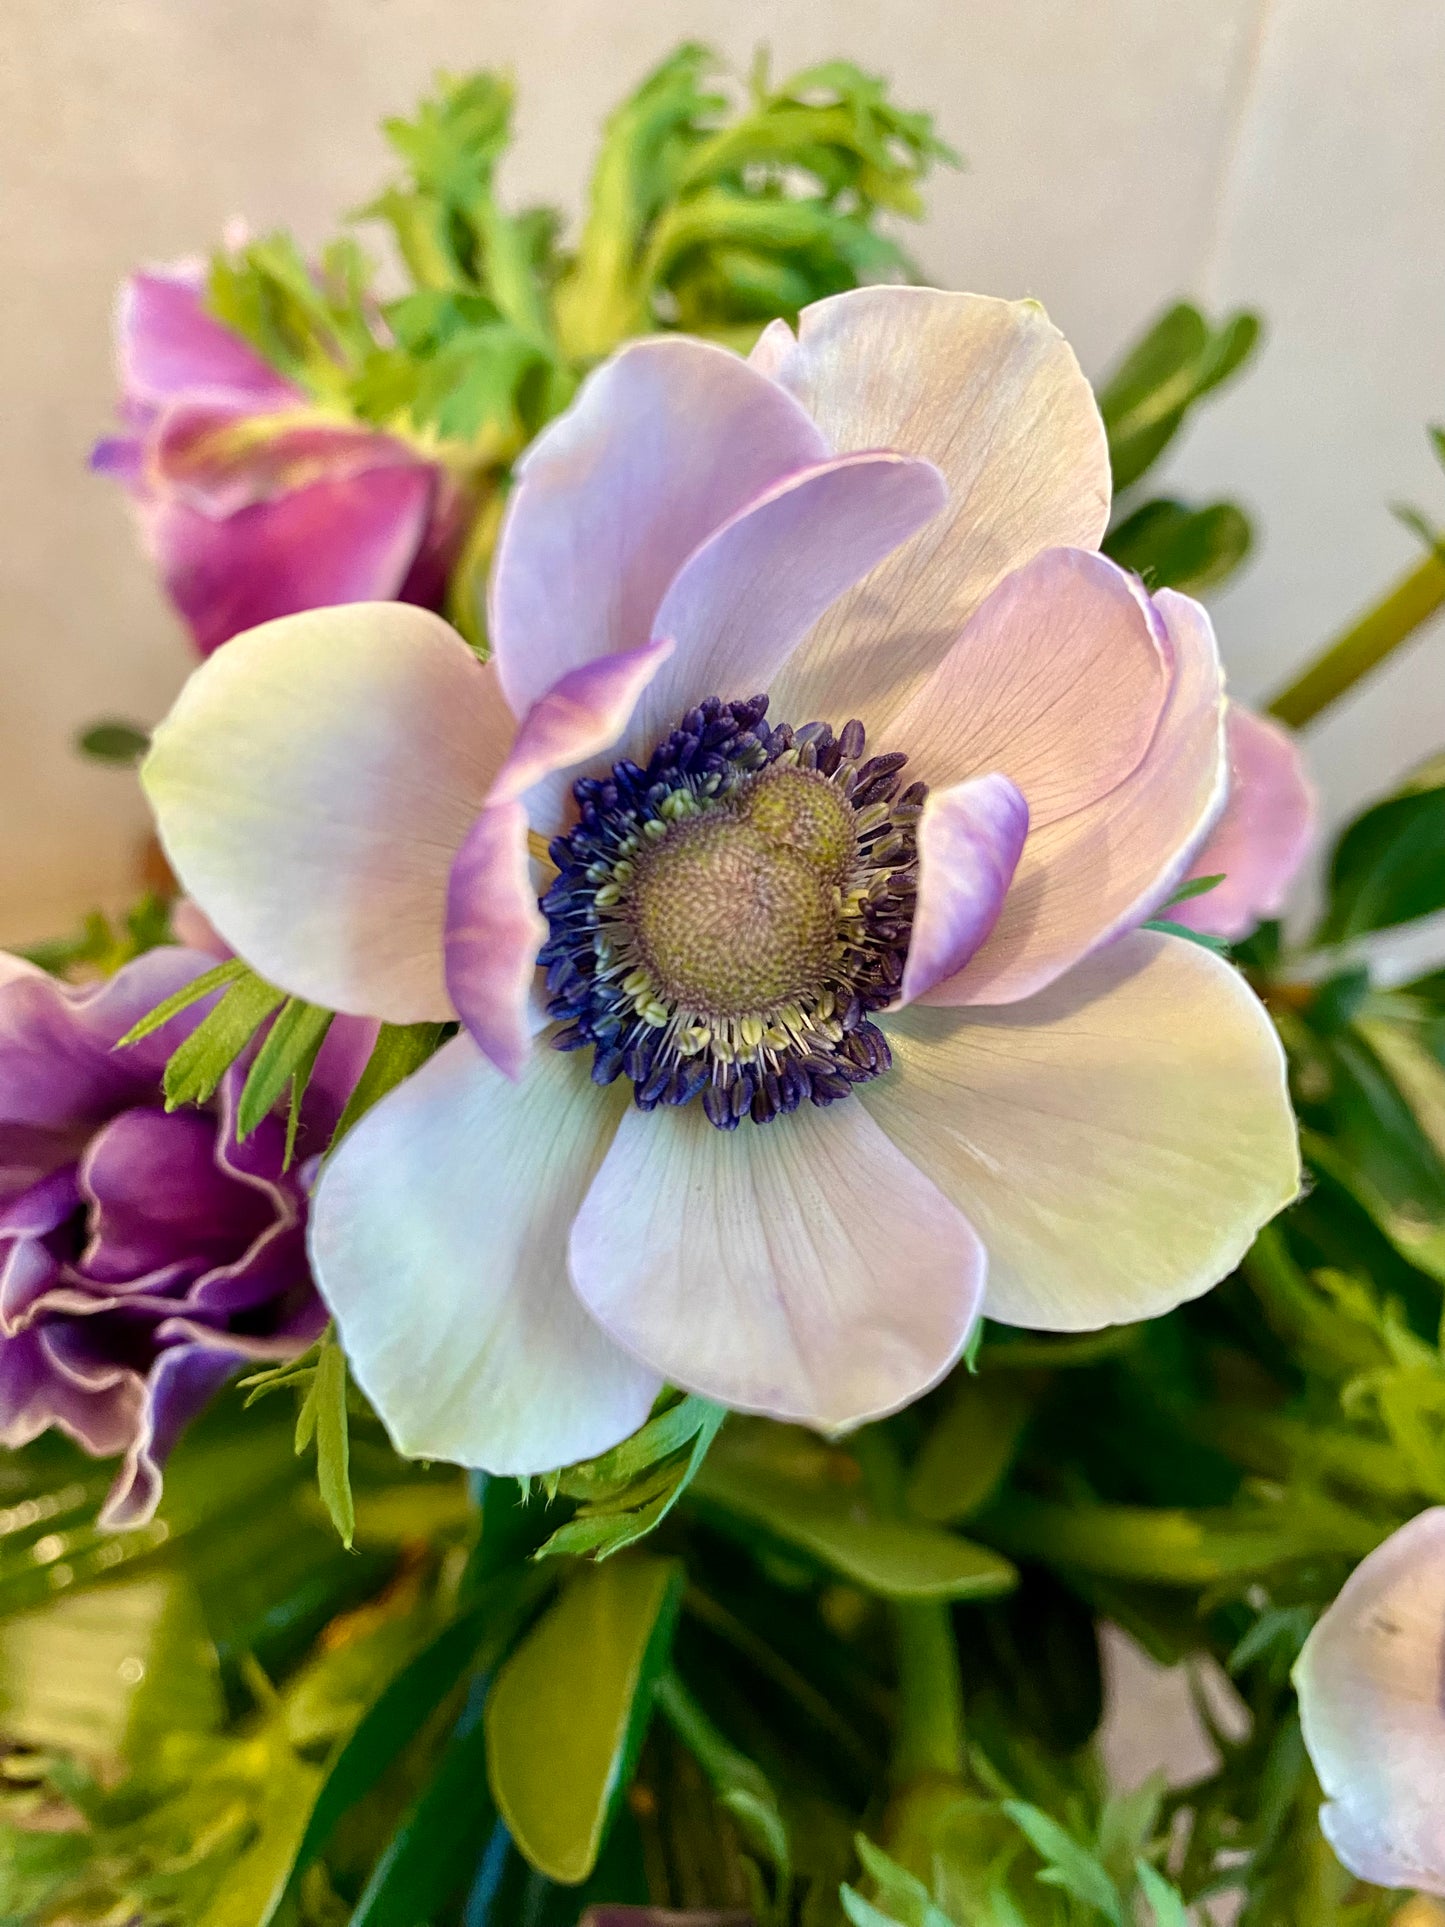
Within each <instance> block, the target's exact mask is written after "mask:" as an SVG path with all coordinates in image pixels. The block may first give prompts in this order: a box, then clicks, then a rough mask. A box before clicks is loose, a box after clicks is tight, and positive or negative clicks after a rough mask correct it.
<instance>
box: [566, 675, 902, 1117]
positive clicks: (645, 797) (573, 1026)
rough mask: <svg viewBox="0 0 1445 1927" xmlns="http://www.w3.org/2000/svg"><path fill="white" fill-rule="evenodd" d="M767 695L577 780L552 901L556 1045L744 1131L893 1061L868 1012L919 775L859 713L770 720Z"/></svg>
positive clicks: (887, 963)
mask: <svg viewBox="0 0 1445 1927" xmlns="http://www.w3.org/2000/svg"><path fill="white" fill-rule="evenodd" d="M767 707H768V699H767V697H766V696H754V697H752V698H751V699H750V700H748V701H747V702H734V703H723V702H721V701H720V700H719V699H718V698H717V697H710V698H709V699H708V701H707V702H705V703H703V704H701V705H700V706H699V707H698V708H696V709H692V710H689V711H688V713H687V715H686V716H684V717H683V718H682V720H681V722H680V723H679V724H678V725H677V727H676V728H675V729H674V730H672V731H671V732H670V733H669V734H668V735H667V736H666V737H665V738H664V739H663V740H662V742H660V743H659V744H658V746H657V748H656V749H655V750H654V751H653V753H652V756H651V757H650V759H649V761H648V764H647V767H646V769H642V768H640V767H639V766H638V765H637V764H636V763H630V762H622V763H617V764H615V765H614V766H613V769H612V773H611V775H610V776H608V777H602V778H594V777H584V778H582V779H581V780H580V781H579V782H577V783H575V784H574V785H573V794H574V795H575V797H576V799H577V805H578V810H579V817H578V821H577V824H576V826H575V827H574V828H573V829H572V830H570V831H569V832H568V833H567V834H566V835H564V836H559V837H556V838H555V839H554V840H553V842H552V844H551V848H550V854H551V858H552V861H553V862H554V863H555V864H556V865H557V869H558V872H559V874H558V877H557V880H556V881H555V882H554V883H553V885H552V887H551V888H550V889H549V890H548V891H547V893H546V895H545V896H544V897H543V898H542V910H543V912H544V914H545V915H546V918H547V923H548V938H547V942H546V943H545V944H544V945H543V948H542V951H541V956H540V962H541V963H542V964H543V965H544V966H545V968H546V971H547V991H548V996H549V999H550V1001H549V1003H548V1010H549V1011H550V1013H551V1015H552V1016H553V1017H555V1018H557V1019H558V1020H559V1021H560V1023H561V1026H562V1027H561V1029H559V1030H558V1031H556V1032H555V1033H554V1034H553V1037H552V1042H553V1044H554V1045H555V1047H556V1048H557V1049H558V1050H579V1049H583V1048H586V1047H590V1048H591V1049H592V1051H593V1064H592V1075H593V1078H594V1079H595V1080H596V1082H597V1083H599V1084H609V1083H611V1082H612V1081H613V1080H614V1079H615V1078H617V1077H620V1076H626V1077H628V1078H630V1079H631V1081H632V1086H633V1092H634V1096H635V1099H636V1102H637V1104H638V1106H639V1108H640V1109H642V1110H645V1111H647V1110H652V1109H654V1108H655V1107H656V1106H657V1105H659V1104H688V1103H691V1101H692V1100H693V1099H694V1098H696V1097H700V1098H701V1100H702V1104H703V1109H704V1110H705V1111H706V1113H707V1116H708V1119H709V1121H710V1122H711V1123H713V1124H715V1125H716V1126H717V1127H718V1128H719V1129H720V1130H732V1129H733V1128H735V1126H736V1125H738V1124H739V1123H740V1122H741V1121H742V1119H743V1118H744V1117H750V1118H752V1119H753V1121H754V1122H755V1123H759V1124H765V1123H767V1122H768V1121H769V1120H770V1119H772V1118H774V1117H776V1116H777V1115H778V1113H779V1112H780V1111H793V1110H796V1109H797V1107H798V1105H799V1104H801V1103H803V1102H804V1100H807V1101H808V1102H810V1103H813V1104H819V1105H826V1104H832V1103H835V1102H836V1101H837V1100H838V1099H839V1098H843V1097H846V1096H848V1094H849V1092H850V1091H851V1090H852V1088H853V1086H854V1085H855V1084H862V1083H866V1082H867V1080H868V1079H869V1078H872V1077H877V1076H878V1075H880V1073H881V1072H883V1071H885V1070H887V1069H888V1066H889V1062H890V1059H889V1053H888V1045H887V1043H886V1041H885V1039H884V1037H883V1033H882V1032H881V1031H880V1030H879V1029H878V1028H877V1026H876V1025H875V1024H873V1023H872V1022H870V1021H869V1020H870V1017H871V1014H872V1013H873V1012H875V1011H878V1010H881V1009H883V1008H884V1006H885V1005H887V1004H889V1003H890V1002H891V1001H892V1000H893V998H894V997H895V996H896V994H897V990H898V985H899V983H900V981H901V979H902V976H903V963H904V958H905V956H906V955H907V950H908V939H909V933H910V930H911V927H912V922H913V908H914V898H915V894H916V890H917V883H918V863H917V840H916V839H917V823H918V817H919V815H920V814H921V812H922V808H923V800H924V797H925V795H926V793H927V792H926V790H925V788H924V786H923V784H922V783H914V784H912V785H911V786H910V787H908V788H907V789H904V790H902V793H901V794H900V783H901V778H900V775H899V772H900V771H901V769H902V767H903V765H904V763H905V762H906V761H907V758H906V757H905V756H903V755H901V754H896V753H895V754H891V755H887V756H874V757H870V758H867V759H865V757H864V749H865V738H864V732H863V725H862V723H860V722H857V721H853V722H849V723H846V724H844V726H843V728H842V729H841V730H840V731H839V732H838V733H837V735H834V733H833V730H832V729H831V728H830V727H829V725H828V724H827V723H808V724H807V725H805V726H804V727H803V728H801V729H793V728H792V727H791V726H790V725H789V724H787V723H779V724H777V725H776V726H775V727H771V728H770V727H769V726H768V725H767V723H766V722H765V721H764V717H765V715H766V713H767Z"/></svg>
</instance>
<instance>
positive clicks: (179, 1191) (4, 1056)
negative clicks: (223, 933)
mask: <svg viewBox="0 0 1445 1927" xmlns="http://www.w3.org/2000/svg"><path fill="white" fill-rule="evenodd" d="M214 961H215V959H214V958H213V957H211V956H207V955H204V954H202V953H199V952H197V951H193V950H184V949H179V948H164V949H160V950H152V951H149V952H148V953H147V954H145V955H144V956H141V957H138V958H136V959H135V961H134V962H132V963H129V964H127V965H125V966H124V968H123V969H121V970H119V971H118V972H117V973H116V974H115V976H113V977H111V978H109V979H107V980H106V981H105V982H104V983H101V984H98V985H95V986H90V987H86V988H84V989H79V988H76V987H74V986H72V985H67V984H63V983H60V982H58V981H57V980H56V979H55V978H53V977H49V976H47V975H46V974H45V972H43V971H41V970H37V969H36V968H35V967H34V966H33V965H31V964H28V963H24V962H22V961H21V960H20V959H18V958H15V957H11V956H7V955H5V954H3V953H0V1440H3V1442H4V1444H6V1445H8V1446H12V1447H14V1446H19V1445H24V1444H26V1443H27V1442H28V1441H29V1440H30V1439H33V1438H35V1437H36V1436H37V1435H38V1434H39V1433H41V1432H43V1431H45V1430H46V1429H47V1428H48V1427H49V1426H52V1425H55V1426H59V1427H60V1429H61V1430H62V1431H64V1432H67V1433H69V1435H70V1436H71V1437H72V1438H73V1439H75V1440H76V1441H77V1442H78V1443H79V1444H80V1445H82V1446H84V1447H85V1449H86V1451H88V1452H91V1453H93V1454H95V1456H96V1457H98V1458H111V1457H114V1456H117V1455H119V1456H121V1457H122V1459H123V1463H122V1466H121V1469H120V1471H119V1473H118V1475H117V1477H116V1482H115V1485H114V1486H113V1488H112V1490H111V1493H110V1496H109V1498H108V1499H107V1501H106V1504H105V1507H104V1509H103V1511H102V1514H101V1518H102V1521H103V1522H104V1523H106V1524H108V1525H117V1526H123V1525H138V1524H140V1523H141V1522H143V1521H144V1520H146V1519H148V1518H149V1517H150V1516H151V1514H152V1512H154V1510H155V1506H156V1501H157V1500H158V1498H159V1497H160V1489H161V1467H162V1465H163V1463H164V1461H165V1458H166V1455H167V1453H168V1452H169V1451H170V1449H171V1447H172V1446H173V1445H174V1443H175V1441H176V1438H177V1436H178V1435H179V1433H180V1432H181V1430H182V1428H183V1427H184V1426H185V1425H186V1424H187V1423H188V1422H189V1421H190V1420H191V1419H192V1418H193V1417H194V1416H195V1415H196V1413H197V1412H198V1411H199V1410H200V1409H201V1407H202V1406H203V1405H204V1404H205V1403H206V1402H207V1400H208V1399H209V1398H210V1397H211V1396H212V1394H213V1393H214V1392H215V1391H216V1390H217V1389H218V1388H219V1387H220V1385H221V1384H223V1383H224V1381H225V1380H226V1379H227V1378H229V1377H230V1376H231V1375H232V1374H233V1373H234V1372H235V1371H237V1370H238V1369H239V1368H240V1367H241V1366H242V1365H243V1364H245V1363H246V1362H248V1361H250V1360H257V1359H259V1360H267V1359H279V1358H288V1357H291V1356H293V1355H294V1354H295V1353H297V1352H299V1351H303V1350H304V1349H305V1348H306V1346H307V1345H309V1344H310V1343H311V1341H312V1340H313V1339H314V1338H315V1337H316V1336H317V1335H318V1333H319V1332H320V1331H321V1329H322V1327H323V1326H324V1324H325V1322H326V1312H325V1309H324V1308H323V1306H322V1304H321V1301H320V1299H319V1298H318V1297H317V1294H316V1290H315V1287H314V1286H313V1284H312V1282H311V1275H310V1271H309V1269H308V1266H307V1261H306V1207H307V1190H308V1184H309V1181H310V1179H311V1177H312V1176H313V1175H314V1169H315V1156H314V1153H315V1151H316V1149H317V1148H319V1147H322V1146H324V1145H325V1143H326V1142H327V1138H328V1136H329V1133H330V1130H331V1129H332V1128H333V1127H334V1125H335V1123H336V1121H337V1118H338V1116H339V1111H340V1105H341V1103H342V1102H343V1101H344V1099H345V1095H346V1092H347V1091H348V1090H349V1088H350V1086H351V1084H352V1083H353V1082H354V1081H355V1077H356V1075H357V1074H358V1073H359V1071H360V1068H361V1063H362V1062H363V1061H364V1056H363V1053H364V1051H365V1049H366V1048H367V1047H368V1045H369V1042H370V1039H371V1036H372V1035H373V1034H374V1033H373V1032H372V1030H371V1028H370V1027H369V1026H367V1025H364V1024H363V1025H356V1024H346V1023H341V1024H333V1025H332V1031H331V1035H329V1036H328V1038H327V1041H326V1044H325V1045H324V1046H323V1049H322V1053H321V1056H320V1058H319V1059H318V1061H317V1068H316V1072H315V1074H314V1075H313V1079H312V1083H311V1086H310V1088H309V1090H308V1093H307V1099H306V1104H305V1107H304V1112H303V1119H302V1124H301V1133H300V1137H299V1140H298V1157H297V1162H296V1164H295V1165H294V1166H293V1168H292V1169H291V1170H290V1171H287V1170H285V1169H284V1168H283V1166H284V1161H285V1159H284V1152H285V1129H284V1125H283V1124H282V1121H281V1119H280V1118H279V1117H275V1116H273V1117H269V1118H266V1119H265V1120H263V1122H262V1123H261V1125H260V1127H259V1128H258V1129H257V1130H256V1131H255V1132H253V1133H252V1135H251V1136H250V1137H248V1138H247V1139H246V1141H245V1142H244V1143H237V1141H236V1137H235V1107H236V1100H237V1098H238V1095H239V1088H240V1081H241V1072H240V1071H239V1070H235V1071H232V1072H231V1073H229V1074H228V1076H227V1079H226V1080H225V1082H224V1083H223V1085H222V1087H221V1090H220V1091H219V1093H218V1095H217V1101H216V1103H215V1104H214V1105H213V1106H212V1107H210V1108H208V1109H206V1110H194V1109H185V1110H178V1111H175V1112H167V1111H166V1109H165V1107H164V1099H163V1096H162V1092H161V1083H160V1080H161V1073H162V1071H163V1069H164V1067H165V1063H166V1059H167V1058H168V1057H169V1056H170V1054H171V1052H172V1051H173V1050H174V1049H175V1048H176V1046H177V1045H178V1044H179V1043H180V1042H181V1041H182V1040H183V1039H184V1038H185V1037H186V1036H187V1035H188V1034H189V1032H190V1031H191V1030H193V1029H194V1028H195V1026H196V1024H197V1023H199V1021H200V1019H201V1017H202V1015H203V1014H204V1012H205V1010H206V1009H207V1008H208V1007H209V1006H208V1004H207V1003H205V1002H202V1003H198V1004H195V1005H192V1006H191V1008H190V1009H189V1010H186V1011H184V1012H182V1013H181V1014H180V1015H179V1016H178V1017H176V1018H174V1019H173V1020H172V1021H171V1022H170V1023H169V1024H167V1025H166V1026H165V1027H164V1028H163V1029H162V1030H159V1031H157V1032H155V1033H154V1034H153V1035H152V1036H150V1037H147V1038H145V1039H143V1040H142V1041H141V1042H139V1043H137V1044H133V1045H130V1046H128V1047H127V1048H125V1049H124V1050H117V1049H116V1044H117V1042H118V1040H119V1039H120V1038H121V1037H123V1036H124V1035H125V1033H126V1032H127V1031H128V1030H129V1029H130V1028H131V1027H132V1025H134V1024H135V1023H137V1022H138V1021H139V1019H140V1018H142V1017H143V1016H145V1015H146V1013H147V1012H148V1011H150V1010H152V1009H154V1008H155V1006H156V1005H157V1004H159V1003H161V1002H162V1001H163V1000H164V999H165V998H167V997H169V996H170V995H172V994H173V993H174V992H175V991H177V990H179V989H180V988H181V987H182V986H183V985H185V984H187V983H189V982H191V981H192V980H193V979H194V978H195V977H196V976H197V975H198V974H199V973H200V972H201V971H203V970H208V969H210V968H211V967H212V966H213V964H214ZM308 1145H309V1147H310V1149H311V1152H312V1155H311V1156H310V1157H309V1159H308V1156H307V1151H308Z"/></svg>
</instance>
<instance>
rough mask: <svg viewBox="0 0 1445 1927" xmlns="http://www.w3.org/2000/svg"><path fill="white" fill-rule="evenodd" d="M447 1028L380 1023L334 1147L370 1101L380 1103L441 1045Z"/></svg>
mask: <svg viewBox="0 0 1445 1927" xmlns="http://www.w3.org/2000/svg"><path fill="white" fill-rule="evenodd" d="M446 1028H447V1027H446V1025H445V1024H383V1025H382V1026H381V1029H380V1030H379V1031H378V1032H377V1037H376V1043H375V1044H374V1045H373V1047H372V1052H371V1055H370V1057H368V1058H367V1060H366V1068H365V1070H363V1071H362V1073H361V1076H360V1077H359V1078H358V1079H357V1080H356V1086H355V1089H354V1090H353V1091H352V1093H351V1096H350V1097H349V1098H348V1099H347V1101H346V1109H345V1110H344V1111H343V1112H342V1113H341V1121H340V1123H339V1124H338V1125H337V1127H336V1135H335V1137H334V1138H333V1139H332V1140H331V1144H332V1149H333V1150H334V1149H335V1148H336V1146H337V1145H338V1144H339V1143H340V1142H341V1140H342V1139H343V1138H344V1137H345V1136H346V1133H347V1132H348V1131H349V1130H350V1129H351V1127H352V1125H353V1124H355V1123H357V1122H358V1121H359V1120H360V1119H361V1118H363V1117H365V1115H366V1113H367V1112H368V1111H369V1110H370V1109H371V1107H372V1105H373V1104H378V1103H380V1101H381V1099H382V1098H384V1097H385V1096H386V1094H387V1092H388V1091H391V1090H395V1088H396V1086H397V1085H398V1084H400V1083H401V1082H402V1080H403V1079H404V1078H407V1077H410V1076H411V1074H412V1072H413V1071H415V1070H420V1069H421V1067H422V1065H423V1064H424V1063H425V1062H426V1060H427V1059H428V1058H429V1057H430V1056H432V1055H433V1053H434V1052H435V1051H436V1049H437V1047H438V1046H439V1045H440V1043H441V1041H442V1036H443V1033H444V1032H445V1030H446Z"/></svg>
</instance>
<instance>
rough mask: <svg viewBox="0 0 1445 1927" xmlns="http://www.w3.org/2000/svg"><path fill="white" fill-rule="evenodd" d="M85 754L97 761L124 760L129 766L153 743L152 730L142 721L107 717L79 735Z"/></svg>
mask: <svg viewBox="0 0 1445 1927" xmlns="http://www.w3.org/2000/svg"><path fill="white" fill-rule="evenodd" d="M75 746H76V748H77V749H78V750H79V751H80V753H81V755H82V756H89V757H92V758H93V759H94V760H95V761H96V762H97V763H121V764H123V765H125V766H126V767H127V768H129V767H130V766H132V765H133V764H136V763H138V762H139V761H140V759H141V758H142V756H144V755H145V753H146V751H147V750H148V749H149V748H150V746H151V739H150V733H149V731H148V730H144V729H142V728H141V727H140V725H139V724H138V723H123V722H111V721H106V722H102V723H91V724H89V725H88V726H87V727H86V728H85V729H83V730H82V731H81V732H80V734H79V735H78V736H77V737H76V739H75Z"/></svg>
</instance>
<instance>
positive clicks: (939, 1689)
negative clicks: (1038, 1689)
mask: <svg viewBox="0 0 1445 1927" xmlns="http://www.w3.org/2000/svg"><path fill="white" fill-rule="evenodd" d="M848 1444H849V1447H850V1449H851V1451H852V1452H853V1455H854V1457H855V1458H856V1459H857V1461H858V1463H859V1465H860V1466H861V1467H862V1469H863V1483H864V1485H865V1487H866V1488H867V1492H868V1496H869V1498H870V1499H871V1500H872V1502H873V1505H874V1507H875V1508H876V1510H877V1511H879V1512H881V1513H883V1514H884V1515H885V1516H891V1517H897V1516H898V1515H900V1514H901V1513H902V1512H903V1511H904V1509H905V1508H904V1501H903V1468H902V1466H901V1465H900V1464H899V1460H898V1452H897V1449H896V1448H895V1446H894V1443H893V1440H892V1439H891V1438H890V1437H889V1436H888V1434H887V1432H886V1431H885V1430H884V1428H883V1426H882V1425H869V1426H866V1427H865V1428H864V1429H863V1430H862V1431H861V1432H858V1433H855V1434H854V1436H853V1437H852V1438H851V1439H850V1440H849V1441H848ZM893 1636H894V1646H895V1650H896V1654H897V1660H898V1720H897V1724H896V1726H895V1729H894V1734H893V1760H892V1763H891V1767H890V1777H891V1779H892V1781H893V1784H894V1785H895V1786H896V1787H906V1786H910V1785H912V1784H913V1782H915V1781H917V1780H924V1779H931V1778H933V1777H935V1776H945V1777H948V1778H952V1779H958V1778H961V1777H962V1775H963V1772H964V1768H965V1764H966V1755H965V1752H964V1736H963V1683H962V1681H961V1679H960V1678H959V1671H958V1647H957V1645H956V1644H955V1642H954V1637H953V1615H952V1612H951V1610H950V1608H949V1605H948V1602H947V1600H944V1599H908V1600H902V1599H900V1600H896V1601H895V1602H894V1605H893Z"/></svg>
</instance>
